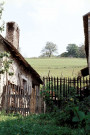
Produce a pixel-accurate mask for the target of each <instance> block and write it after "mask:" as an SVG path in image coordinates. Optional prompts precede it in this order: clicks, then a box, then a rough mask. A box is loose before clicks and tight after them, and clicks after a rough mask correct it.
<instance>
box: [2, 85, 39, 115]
mask: <svg viewBox="0 0 90 135" xmlns="http://www.w3.org/2000/svg"><path fill="white" fill-rule="evenodd" d="M38 103H39V89H38V87H35V89H32V90H31V92H30V90H29V91H28V90H23V89H21V88H20V86H16V85H8V86H4V89H3V94H2V103H1V104H2V108H3V109H5V110H6V112H7V113H9V112H10V113H11V112H14V113H17V112H18V113H20V114H22V115H23V116H27V115H29V114H30V113H35V112H36V113H38V112H39V111H40V107H39V105H38Z"/></svg>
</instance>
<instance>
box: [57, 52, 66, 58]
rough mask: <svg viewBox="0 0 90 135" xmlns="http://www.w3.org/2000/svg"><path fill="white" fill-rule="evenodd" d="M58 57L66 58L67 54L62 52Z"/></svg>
mask: <svg viewBox="0 0 90 135" xmlns="http://www.w3.org/2000/svg"><path fill="white" fill-rule="evenodd" d="M59 57H68V53H67V52H63V53H61V54H60V55H59Z"/></svg>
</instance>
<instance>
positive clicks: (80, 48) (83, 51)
mask: <svg viewBox="0 0 90 135" xmlns="http://www.w3.org/2000/svg"><path fill="white" fill-rule="evenodd" d="M79 57H80V58H85V57H86V54H85V46H84V45H81V46H80V47H79Z"/></svg>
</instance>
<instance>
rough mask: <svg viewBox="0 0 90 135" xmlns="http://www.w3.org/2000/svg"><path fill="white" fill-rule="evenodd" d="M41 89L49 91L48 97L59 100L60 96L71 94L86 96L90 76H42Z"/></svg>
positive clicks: (89, 85) (89, 84)
mask: <svg viewBox="0 0 90 135" xmlns="http://www.w3.org/2000/svg"><path fill="white" fill-rule="evenodd" d="M43 82H44V84H43V90H46V91H48V92H49V93H50V97H52V99H54V100H57V99H58V100H59V99H61V98H62V97H65V98H67V97H68V96H70V95H71V94H73V92H74V94H75V95H77V96H79V97H84V96H86V95H87V94H88V93H89V92H90V91H89V90H88V88H90V78H89V77H88V78H58V77H57V78H55V77H43Z"/></svg>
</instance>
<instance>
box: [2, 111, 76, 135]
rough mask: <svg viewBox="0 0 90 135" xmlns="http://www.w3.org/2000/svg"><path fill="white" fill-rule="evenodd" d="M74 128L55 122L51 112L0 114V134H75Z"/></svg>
mask: <svg viewBox="0 0 90 135" xmlns="http://www.w3.org/2000/svg"><path fill="white" fill-rule="evenodd" d="M77 133H78V132H77V130H76V129H71V128H70V127H67V126H64V127H61V126H58V125H56V124H55V115H54V114H53V113H51V114H50V113H48V114H40V115H35V114H33V115H30V116H28V117H21V116H20V115H19V116H17V115H16V116H15V115H13V114H11V115H10V114H9V115H3V114H1V115H0V135H9V134H10V135H77Z"/></svg>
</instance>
